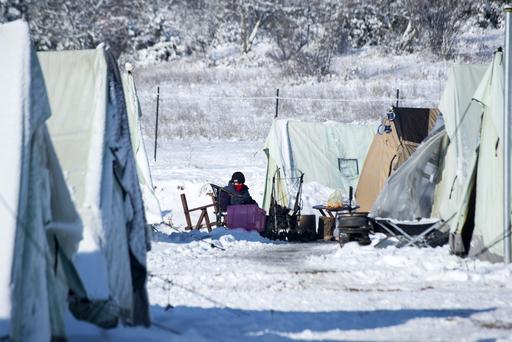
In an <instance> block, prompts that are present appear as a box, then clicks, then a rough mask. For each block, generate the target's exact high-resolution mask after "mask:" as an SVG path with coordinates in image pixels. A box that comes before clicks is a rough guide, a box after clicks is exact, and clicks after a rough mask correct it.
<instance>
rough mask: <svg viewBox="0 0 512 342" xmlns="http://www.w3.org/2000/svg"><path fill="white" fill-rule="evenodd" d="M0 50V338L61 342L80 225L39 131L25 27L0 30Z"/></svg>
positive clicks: (42, 111)
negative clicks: (0, 165) (0, 107)
mask: <svg viewBox="0 0 512 342" xmlns="http://www.w3.org/2000/svg"><path fill="white" fill-rule="evenodd" d="M0 51H1V53H0V75H2V77H1V78H0V102H1V103H2V109H1V111H0V121H1V122H2V124H1V125H0V140H1V143H2V146H3V147H2V149H0V159H1V160H2V167H1V168H0V227H1V229H0V244H1V247H0V251H1V252H0V270H1V271H0V338H2V337H4V336H6V335H8V336H10V338H11V339H12V340H15V341H49V340H50V339H51V337H52V336H53V337H65V328H64V312H65V304H66V303H67V297H68V288H69V287H70V285H69V280H70V279H72V280H73V281H74V282H75V284H78V283H79V279H78V280H77V279H76V278H74V279H73V274H72V273H73V272H72V271H73V270H72V269H70V268H69V267H67V266H69V265H67V264H66V262H67V263H69V260H70V259H71V258H72V257H73V255H74V253H75V251H76V249H77V245H78V243H79V241H80V240H81V238H82V225H81V221H80V218H79V216H78V214H77V212H76V210H75V208H74V206H73V204H72V201H71V198H70V194H69V191H68V189H67V186H66V184H65V181H64V177H63V174H62V171H61V169H60V165H59V162H58V160H57V158H56V155H55V151H54V149H53V146H52V143H51V140H50V138H49V135H48V130H47V128H46V125H45V121H46V120H47V119H48V117H49V116H50V107H49V104H48V98H47V94H46V90H45V85H44V81H43V77H42V74H41V70H40V66H39V62H38V59H37V56H36V53H35V51H34V50H33V47H32V46H31V43H30V36H29V30H28V25H27V24H26V23H24V22H22V21H16V22H12V23H9V24H4V25H0ZM78 285H79V284H78ZM71 287H72V285H71Z"/></svg>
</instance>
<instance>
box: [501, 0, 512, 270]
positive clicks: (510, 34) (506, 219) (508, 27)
mask: <svg viewBox="0 0 512 342" xmlns="http://www.w3.org/2000/svg"><path fill="white" fill-rule="evenodd" d="M504 11H505V22H506V24H505V54H504V55H505V103H504V106H505V108H504V118H503V120H504V122H503V141H504V146H503V164H504V165H503V171H504V172H503V178H504V179H503V185H504V187H503V237H504V239H503V256H504V260H505V263H507V264H508V263H510V258H511V256H510V250H511V246H510V181H511V179H510V145H511V137H510V132H511V131H512V130H511V127H510V125H511V123H512V120H511V117H510V116H511V115H512V101H511V100H512V94H511V90H512V84H511V83H512V77H511V76H512V75H511V66H510V61H511V58H510V57H511V56H512V46H511V44H510V43H511V38H512V23H511V21H510V20H511V19H512V6H511V5H506V6H505V7H504Z"/></svg>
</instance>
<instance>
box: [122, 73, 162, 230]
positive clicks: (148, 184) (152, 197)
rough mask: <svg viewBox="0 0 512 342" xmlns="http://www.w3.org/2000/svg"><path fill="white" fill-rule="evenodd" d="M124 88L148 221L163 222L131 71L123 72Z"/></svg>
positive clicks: (153, 222) (149, 222)
mask: <svg viewBox="0 0 512 342" xmlns="http://www.w3.org/2000/svg"><path fill="white" fill-rule="evenodd" d="M123 89H124V96H125V99H126V110H127V113H128V121H129V124H130V138H131V141H132V148H133V152H134V153H135V160H136V162H137V174H138V176H139V183H140V188H141V191H142V199H143V200H144V210H145V213H146V221H147V223H148V224H158V223H161V222H162V211H161V209H160V203H159V201H158V198H157V197H156V194H155V191H154V187H153V180H152V179H151V171H150V168H149V161H148V156H147V153H146V147H145V145H144V138H143V136H142V129H141V124H140V118H141V116H142V111H141V108H140V104H139V98H138V97H137V89H136V88H135V82H134V80H133V75H132V73H131V72H125V73H123Z"/></svg>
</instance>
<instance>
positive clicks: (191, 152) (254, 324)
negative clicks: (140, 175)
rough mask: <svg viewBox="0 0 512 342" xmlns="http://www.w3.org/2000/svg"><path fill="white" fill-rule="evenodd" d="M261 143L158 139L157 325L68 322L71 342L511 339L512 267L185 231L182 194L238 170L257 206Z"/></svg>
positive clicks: (195, 192) (200, 200)
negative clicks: (161, 217) (104, 327)
mask: <svg viewBox="0 0 512 342" xmlns="http://www.w3.org/2000/svg"><path fill="white" fill-rule="evenodd" d="M261 146H262V142H237V141H217V142H211V141H167V142H162V143H160V148H159V151H158V156H157V158H158V159H157V162H156V163H155V162H152V167H153V175H154V181H155V184H156V186H157V196H158V197H159V198H160V200H161V204H162V209H163V210H164V211H165V214H166V217H167V219H168V220H171V221H172V223H173V226H174V227H175V228H170V227H166V226H163V225H162V226H161V227H160V230H161V232H160V233H157V234H155V242H154V243H153V250H152V251H151V252H150V253H149V256H148V265H149V271H150V273H151V277H150V279H149V281H148V290H149V296H150V301H151V304H152V308H151V314H152V320H153V322H154V324H153V326H152V327H151V328H149V329H144V328H127V327H121V328H118V329H115V330H112V331H101V330H99V329H97V328H95V327H92V326H90V325H86V324H83V323H78V322H73V326H72V327H71V329H70V330H71V332H70V339H71V340H90V339H101V340H107V341H108V340H123V341H139V340H147V341H164V340H165V341H212V340H213V341H245V340H255V341H288V340H309V341H315V340H329V341H336V340H343V341H347V340H350V341H369V340H370V341H491V340H499V341H512V305H511V303H512V291H511V289H512V282H511V281H510V280H511V279H512V266H505V265H503V264H489V263H485V262H480V261H476V260H469V259H460V258H458V257H455V256H452V255H449V252H448V248H447V247H443V248H435V249H433V248H425V249H419V248H403V249H396V248H395V247H388V248H384V249H377V248H374V247H373V246H366V247H361V246H359V245H357V244H356V243H349V244H347V245H345V246H344V247H343V248H340V247H339V245H338V244H336V243H328V242H317V243H304V244H300V243H283V242H275V241H269V240H267V239H264V238H262V237H260V236H259V235H258V234H256V233H249V232H245V231H242V230H225V229H223V228H218V229H215V230H214V231H213V232H212V233H210V234H208V233H207V232H206V231H193V232H186V231H184V230H183V229H182V228H180V227H182V226H183V225H184V217H183V213H182V209H181V202H180V200H179V194H180V193H182V192H184V193H186V194H187V198H188V199H189V203H190V204H191V205H195V204H205V203H208V202H209V200H210V199H209V197H208V196H207V195H206V192H207V190H208V186H207V184H208V183H209V182H214V183H218V184H223V183H225V182H226V181H227V180H228V179H229V177H230V175H231V173H232V172H233V171H235V170H241V171H243V172H244V173H245V175H246V179H247V183H248V185H249V186H250V187H251V193H252V194H253V197H254V198H255V199H256V200H258V201H261V198H262V192H263V185H264V184H263V182H264V176H265V158H264V154H263V153H262V152H261ZM148 147H149V146H148ZM149 150H152V148H148V151H149ZM305 192H306V193H305V196H307V198H308V200H307V201H305V206H308V205H311V204H313V203H315V202H318V201H321V200H322V199H323V200H325V198H326V197H325V196H326V194H327V195H328V193H329V189H325V188H322V187H320V186H318V185H315V184H312V185H309V187H306V188H305ZM377 238H378V237H374V238H373V241H372V245H374V244H375V243H376V241H377Z"/></svg>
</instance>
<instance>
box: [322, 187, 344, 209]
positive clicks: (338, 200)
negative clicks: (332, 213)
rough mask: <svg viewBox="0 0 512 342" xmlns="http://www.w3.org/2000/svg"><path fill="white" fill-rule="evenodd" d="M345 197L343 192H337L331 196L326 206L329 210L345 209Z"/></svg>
mask: <svg viewBox="0 0 512 342" xmlns="http://www.w3.org/2000/svg"><path fill="white" fill-rule="evenodd" d="M343 203H344V196H343V193H342V192H341V190H335V191H334V192H333V193H332V194H330V195H329V198H328V199H327V204H326V205H325V206H326V207H327V208H329V209H337V208H341V207H343Z"/></svg>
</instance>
